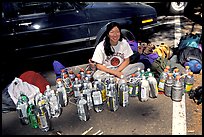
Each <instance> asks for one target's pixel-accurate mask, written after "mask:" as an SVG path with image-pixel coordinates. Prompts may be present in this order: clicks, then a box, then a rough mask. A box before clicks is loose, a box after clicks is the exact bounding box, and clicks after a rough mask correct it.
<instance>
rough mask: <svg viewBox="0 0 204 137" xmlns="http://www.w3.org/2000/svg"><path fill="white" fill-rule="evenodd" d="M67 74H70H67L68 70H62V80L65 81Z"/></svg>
mask: <svg viewBox="0 0 204 137" xmlns="http://www.w3.org/2000/svg"><path fill="white" fill-rule="evenodd" d="M65 74H68V72H67V70H66V69H61V78H62V80H63V81H64V79H65V78H64V75H65Z"/></svg>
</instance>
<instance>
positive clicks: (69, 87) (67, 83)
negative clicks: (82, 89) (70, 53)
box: [64, 74, 73, 96]
mask: <svg viewBox="0 0 204 137" xmlns="http://www.w3.org/2000/svg"><path fill="white" fill-rule="evenodd" d="M64 87H65V89H66V92H67V95H68V96H71V95H72V93H73V91H72V81H71V79H70V78H69V76H68V74H65V75H64Z"/></svg>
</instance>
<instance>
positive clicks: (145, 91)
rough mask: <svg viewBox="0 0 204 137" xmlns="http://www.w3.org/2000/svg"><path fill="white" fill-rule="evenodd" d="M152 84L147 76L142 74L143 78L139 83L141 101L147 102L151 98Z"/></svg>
mask: <svg viewBox="0 0 204 137" xmlns="http://www.w3.org/2000/svg"><path fill="white" fill-rule="evenodd" d="M149 92H150V86H149V82H148V81H147V80H146V78H145V76H142V80H141V81H140V85H139V93H138V98H139V100H140V101H141V102H145V101H147V100H148V99H149Z"/></svg>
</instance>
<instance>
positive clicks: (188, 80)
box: [184, 72, 194, 92]
mask: <svg viewBox="0 0 204 137" xmlns="http://www.w3.org/2000/svg"><path fill="white" fill-rule="evenodd" d="M193 84H194V77H193V72H188V75H187V76H186V77H185V79H184V89H185V90H184V92H190V91H191V89H192V87H193Z"/></svg>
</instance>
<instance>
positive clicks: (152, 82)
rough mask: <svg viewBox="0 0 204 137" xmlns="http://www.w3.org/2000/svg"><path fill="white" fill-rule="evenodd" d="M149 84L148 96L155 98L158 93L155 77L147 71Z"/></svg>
mask: <svg viewBox="0 0 204 137" xmlns="http://www.w3.org/2000/svg"><path fill="white" fill-rule="evenodd" d="M147 80H148V82H149V86H150V93H149V97H151V98H157V95H158V84H157V80H156V78H155V77H153V75H152V73H149V77H148V78H147Z"/></svg>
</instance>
